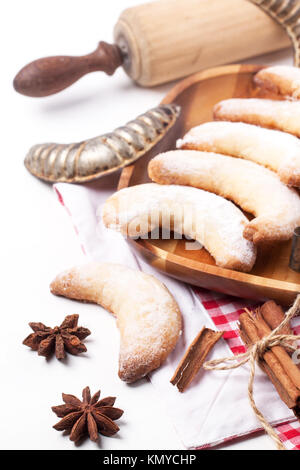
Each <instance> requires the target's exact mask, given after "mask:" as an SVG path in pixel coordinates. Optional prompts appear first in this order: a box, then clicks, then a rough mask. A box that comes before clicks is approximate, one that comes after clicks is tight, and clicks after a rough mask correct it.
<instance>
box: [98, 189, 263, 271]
mask: <svg viewBox="0 0 300 470" xmlns="http://www.w3.org/2000/svg"><path fill="white" fill-rule="evenodd" d="M103 222H104V224H105V225H106V227H108V228H113V229H115V230H118V231H120V232H122V233H123V234H124V235H126V236H129V237H131V238H132V237H134V238H139V237H141V236H145V235H147V234H148V233H149V232H151V231H152V230H154V229H155V228H157V227H158V226H162V227H164V229H169V230H174V232H176V233H179V234H183V235H185V236H187V237H189V238H192V239H194V240H196V241H198V242H199V243H200V244H201V245H204V247H205V248H206V249H207V251H209V253H210V254H211V255H212V256H213V257H214V259H215V261H216V264H217V265H218V266H222V267H223V268H229V269H237V270H240V271H250V270H251V269H252V267H253V265H254V262H255V258H256V250H255V247H254V245H253V244H252V243H251V242H249V241H248V240H246V239H245V238H244V237H243V230H244V228H245V226H246V225H247V223H248V219H247V218H246V217H245V216H244V214H243V213H242V212H241V211H240V210H239V209H238V208H237V207H236V206H235V205H234V204H232V203H231V202H230V201H226V199H223V198H221V197H219V196H216V195H215V194H211V193H208V192H206V191H201V190H199V189H195V188H189V187H183V186H162V185H159V184H153V183H148V184H141V185H138V186H132V187H129V188H125V189H122V190H121V191H118V192H117V193H115V194H114V195H113V196H111V197H110V198H109V199H108V200H107V201H106V203H105V205H104V208H103ZM147 236H148V235H147Z"/></svg>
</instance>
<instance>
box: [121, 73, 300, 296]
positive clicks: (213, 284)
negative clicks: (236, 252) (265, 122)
mask: <svg viewBox="0 0 300 470" xmlns="http://www.w3.org/2000/svg"><path fill="white" fill-rule="evenodd" d="M261 68H262V67H261V66H256V65H242V66H240V65H231V66H224V67H218V68H214V69H209V70H207V71H203V72H200V73H197V74H195V75H193V76H191V77H188V78H187V79H185V80H183V81H181V82H180V83H179V84H178V85H176V86H175V87H174V88H173V89H172V90H171V91H170V92H169V93H168V95H167V96H166V97H165V98H164V100H163V103H171V102H175V103H176V104H179V105H180V106H181V107H182V112H181V116H180V119H179V120H178V122H177V123H176V125H175V126H174V127H173V128H172V129H171V130H170V131H169V133H168V134H167V135H166V137H165V138H164V139H163V140H162V141H161V142H160V143H159V144H158V145H157V146H156V147H154V148H153V149H152V150H151V151H150V152H149V153H148V154H147V155H145V157H143V158H142V159H140V160H138V162H137V163H136V164H135V165H132V166H128V167H126V168H124V170H123V172H122V174H121V178H120V183H119V189H121V188H123V187H127V186H133V185H136V184H142V183H145V182H149V181H150V180H149V178H148V174H147V165H148V162H149V160H150V159H151V158H153V157H154V156H155V155H157V154H158V153H159V152H162V151H166V150H170V149H174V148H175V142H176V140H177V139H178V138H180V137H182V136H183V135H184V134H185V133H186V131H187V130H189V129H190V128H191V127H193V126H196V125H198V124H200V123H202V122H206V121H210V120H212V109H213V106H214V104H215V103H217V102H218V101H220V100H222V99H226V98H232V97H236V98H238V97H243V98H247V97H254V96H256V97H257V96H261V97H262V95H261V93H260V92H258V91H257V90H256V89H255V87H254V84H253V76H254V74H255V73H256V72H257V71H258V70H260V69H261ZM266 97H271V98H273V99H274V98H276V97H274V96H271V95H267V96H266ZM129 243H130V244H131V245H132V246H133V248H134V249H135V250H137V251H139V252H140V254H141V255H142V256H143V257H144V258H145V259H146V260H147V261H148V262H149V263H151V265H153V266H154V267H155V268H157V269H158V270H160V271H163V272H165V273H167V274H168V275H170V276H173V277H175V278H177V279H180V280H182V281H184V282H187V283H190V284H194V285H196V286H200V287H205V288H208V289H212V290H215V291H219V292H224V293H227V294H230V295H234V296H238V297H244V298H252V299H257V300H266V299H268V298H271V299H274V300H276V301H278V302H279V303H281V304H283V305H288V304H290V303H291V302H292V301H293V300H294V298H295V296H296V294H297V293H298V292H300V273H296V272H294V271H292V270H291V269H289V267H288V262H289V256H290V250H291V241H288V242H284V243H276V244H274V245H271V246H268V247H261V248H259V252H258V256H257V261H256V264H255V266H254V268H253V270H252V271H251V273H240V272H237V271H232V270H229V269H223V268H220V267H218V266H216V264H215V262H214V259H213V258H212V257H211V256H210V254H209V253H208V252H207V251H206V250H205V249H204V248H202V249H201V250H187V249H186V244H185V240H175V239H171V240H162V239H159V240H150V239H148V240H138V241H130V242H129Z"/></svg>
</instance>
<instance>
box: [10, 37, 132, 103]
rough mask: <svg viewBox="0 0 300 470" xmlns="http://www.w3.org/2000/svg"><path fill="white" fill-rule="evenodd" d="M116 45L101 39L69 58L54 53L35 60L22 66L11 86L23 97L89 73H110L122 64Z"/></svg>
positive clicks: (55, 90)
mask: <svg viewBox="0 0 300 470" xmlns="http://www.w3.org/2000/svg"><path fill="white" fill-rule="evenodd" d="M122 63H123V56H122V52H121V50H120V48H119V47H118V46H116V45H114V44H108V43H107V42H104V41H101V42H99V45H98V47H97V49H96V50H95V51H94V52H92V53H91V54H88V55H85V56H80V57H73V56H56V57H45V58H43V59H37V60H35V61H33V62H31V63H30V64H28V65H26V66H25V67H23V68H22V69H21V70H20V72H19V73H18V74H17V75H16V77H15V79H14V82H13V85H14V88H15V90H16V91H18V92H19V93H22V94H23V95H27V96H34V97H39V96H48V95H52V94H54V93H58V92H59V91H61V90H64V89H65V88H67V87H68V86H70V85H72V83H74V82H76V81H77V80H78V79H79V78H81V77H82V76H83V75H85V74H87V73H89V72H96V71H103V72H105V73H107V74H108V75H112V74H113V73H114V72H115V70H116V68H117V67H119V66H120V65H122Z"/></svg>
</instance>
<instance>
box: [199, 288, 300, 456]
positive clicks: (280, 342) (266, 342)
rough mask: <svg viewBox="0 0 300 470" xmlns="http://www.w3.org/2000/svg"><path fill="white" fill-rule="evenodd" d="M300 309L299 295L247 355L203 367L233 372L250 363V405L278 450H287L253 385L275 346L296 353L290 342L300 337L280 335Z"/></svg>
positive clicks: (216, 360) (212, 362)
mask: <svg viewBox="0 0 300 470" xmlns="http://www.w3.org/2000/svg"><path fill="white" fill-rule="evenodd" d="M299 309H300V294H298V295H297V298H296V300H295V302H294V304H293V305H292V307H291V308H290V309H289V310H288V311H287V313H286V316H285V318H284V320H283V321H282V322H281V323H280V325H278V326H277V327H276V328H275V329H274V330H273V331H272V332H271V333H270V334H269V335H268V336H265V337H264V338H262V339H261V340H259V341H257V343H255V344H253V346H251V347H250V348H249V349H248V350H247V351H246V352H245V353H242V354H238V355H236V356H230V357H222V358H220V359H213V360H211V361H207V362H205V363H204V365H203V367H204V369H206V370H231V369H237V368H238V367H241V366H242V365H244V364H246V363H249V365H250V375H249V381H248V398H249V401H250V405H251V407H252V409H253V411H254V413H255V416H256V417H257V419H258V420H259V421H260V423H261V424H262V426H263V428H264V429H265V431H266V433H267V434H268V435H269V436H270V437H271V439H273V441H274V442H275V444H276V447H277V449H278V450H286V448H285V446H284V445H283V444H282V442H281V440H280V439H279V437H278V435H277V434H276V432H275V431H274V429H273V427H272V426H271V424H270V423H269V422H268V421H267V419H266V418H265V417H264V415H263V414H262V412H261V411H260V410H259V409H258V408H257V406H256V403H255V400H254V396H253V384H254V377H255V366H256V362H259V360H260V359H263V356H264V354H265V352H266V351H267V350H269V349H271V348H273V347H274V346H282V347H284V348H288V349H290V350H293V351H296V350H297V347H296V346H293V345H291V344H290V341H298V340H300V335H289V334H280V331H281V330H282V329H283V328H284V327H285V326H286V325H288V324H289V323H290V321H291V319H292V318H294V317H295V316H296V315H297V313H298V311H299Z"/></svg>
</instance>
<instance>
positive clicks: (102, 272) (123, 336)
mask: <svg viewBox="0 0 300 470" xmlns="http://www.w3.org/2000/svg"><path fill="white" fill-rule="evenodd" d="M50 288H51V292H52V293H53V294H56V295H62V296H64V297H68V298H69V299H77V300H83V301H88V302H94V303H96V304H99V305H101V306H102V307H104V308H105V309H106V310H108V311H109V312H111V313H113V315H115V316H116V319H117V326H118V328H119V331H120V355H119V377H120V378H121V379H122V380H124V381H125V382H134V381H136V380H138V379H140V378H141V377H144V376H145V375H146V374H148V373H149V372H150V371H152V370H154V369H156V368H157V367H159V366H160V365H161V364H162V362H163V361H164V360H165V359H166V357H167V356H168V355H169V354H170V352H171V351H172V350H173V349H174V347H175V345H176V343H177V340H178V338H179V335H180V331H181V314H180V310H179V307H178V305H177V303H176V302H175V300H174V298H173V296H172V295H171V293H170V292H169V291H168V289H167V288H166V287H165V286H164V284H162V283H161V282H160V281H159V280H158V279H156V278H155V277H154V276H150V275H149V274H145V273H143V272H141V271H136V270H134V269H130V268H127V267H126V266H122V265H119V264H110V263H90V264H87V265H83V266H77V267H74V268H72V269H69V270H67V271H64V272H63V273H61V274H59V275H58V276H57V277H56V278H55V279H54V281H53V282H52V283H51V286H50Z"/></svg>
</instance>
